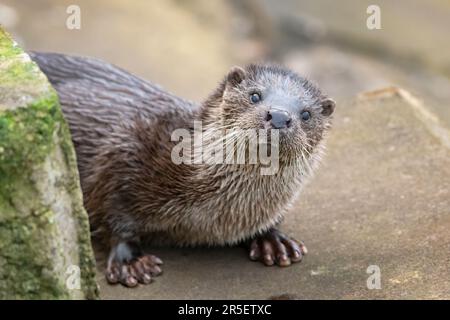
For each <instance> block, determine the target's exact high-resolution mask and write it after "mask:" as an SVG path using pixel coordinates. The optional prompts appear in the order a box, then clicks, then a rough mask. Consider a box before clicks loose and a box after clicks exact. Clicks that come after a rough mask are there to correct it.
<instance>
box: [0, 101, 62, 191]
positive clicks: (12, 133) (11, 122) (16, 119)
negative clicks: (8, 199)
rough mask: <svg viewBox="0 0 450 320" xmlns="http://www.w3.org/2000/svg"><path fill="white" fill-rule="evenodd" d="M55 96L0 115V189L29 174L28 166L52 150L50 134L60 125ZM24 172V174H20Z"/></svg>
mask: <svg viewBox="0 0 450 320" xmlns="http://www.w3.org/2000/svg"><path fill="white" fill-rule="evenodd" d="M58 108H59V106H58V103H57V97H56V95H55V94H51V95H49V96H48V97H44V98H42V99H41V100H39V101H37V102H35V103H33V104H31V105H30V106H28V107H27V108H19V109H14V110H12V111H6V112H0V137H1V139H0V185H1V186H2V188H4V187H5V186H6V187H7V186H8V185H9V182H10V179H11V177H16V176H17V175H18V174H24V175H27V174H29V172H27V171H28V169H30V168H31V166H29V164H31V163H33V162H35V161H38V162H40V161H42V160H43V159H44V158H45V156H46V155H47V154H48V153H49V150H50V148H52V140H53V133H54V131H55V126H56V124H57V123H59V122H60V121H62V117H61V115H60V114H59V110H58ZM24 170H25V171H24Z"/></svg>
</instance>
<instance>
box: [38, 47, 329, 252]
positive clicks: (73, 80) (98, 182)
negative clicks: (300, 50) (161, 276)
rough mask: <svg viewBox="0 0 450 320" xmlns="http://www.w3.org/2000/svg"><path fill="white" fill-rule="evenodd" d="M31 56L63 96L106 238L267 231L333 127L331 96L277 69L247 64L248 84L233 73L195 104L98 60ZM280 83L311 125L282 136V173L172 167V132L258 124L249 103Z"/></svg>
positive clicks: (91, 206)
mask: <svg viewBox="0 0 450 320" xmlns="http://www.w3.org/2000/svg"><path fill="white" fill-rule="evenodd" d="M32 57H33V59H34V60H35V61H37V63H38V64H39V66H40V67H41V69H43V71H44V72H45V73H46V74H47V76H48V78H49V79H50V81H51V82H52V84H53V85H54V86H55V88H56V90H57V91H58V94H59V97H60V101H61V105H62V108H63V112H64V115H65V117H66V119H67V120H68V122H69V125H70V130H71V133H72V138H73V142H74V144H75V148H76V153H77V157H78V166H79V172H80V178H81V184H82V189H83V194H84V202H85V207H86V209H87V211H88V213H89V216H90V223H91V227H92V230H93V234H94V235H97V236H99V237H100V238H102V239H105V240H107V241H110V239H112V238H114V237H118V238H120V239H136V238H148V237H152V235H158V237H159V238H161V237H162V238H164V239H165V240H169V242H171V243H175V244H178V245H199V244H206V245H226V244H235V243H237V242H239V241H242V240H245V239H249V238H252V237H254V236H255V235H257V234H261V233H264V232H265V231H267V230H269V229H271V228H273V227H274V226H275V225H276V224H278V223H279V222H280V221H281V220H282V218H283V216H284V214H285V212H286V211H287V209H288V208H289V206H290V204H291V203H292V202H293V200H294V199H295V197H296V195H297V194H298V192H299V190H300V188H301V187H302V185H303V183H304V179H305V178H306V177H307V176H308V175H310V174H311V173H312V171H313V169H314V167H315V166H316V164H317V162H318V158H319V156H320V153H321V150H322V149H323V143H322V141H323V136H324V134H325V132H326V131H327V129H328V127H329V124H330V121H329V117H328V116H323V115H322V114H321V110H322V109H321V103H322V101H324V99H326V97H325V96H324V95H323V94H322V93H321V92H320V91H319V89H318V88H317V87H316V86H314V85H313V84H311V83H310V82H309V81H307V80H306V79H304V78H302V77H299V76H297V75H296V74H294V73H292V72H290V71H289V70H286V69H284V68H280V67H277V66H265V65H250V66H248V67H246V68H245V79H244V80H243V81H240V80H242V79H239V77H240V76H242V74H239V72H238V73H236V72H234V71H232V72H230V74H229V75H228V76H227V77H225V79H224V80H223V81H222V82H221V83H220V84H219V86H218V87H217V89H216V91H215V92H213V93H212V94H211V96H210V97H209V98H208V99H206V100H205V102H204V103H203V104H201V105H198V104H195V103H192V102H189V101H186V100H183V99H181V98H178V97H176V96H174V95H171V94H169V93H167V92H165V91H163V90H162V89H160V88H159V87H157V86H155V85H152V84H150V83H148V82H146V81H144V80H142V79H139V78H137V77H135V76H133V75H131V74H129V73H127V72H125V71H123V70H121V69H119V68H117V67H114V66H111V65H109V64H106V63H104V62H102V61H99V60H95V59H89V58H78V57H71V56H65V55H58V54H41V53H38V54H33V55H32ZM280 81H285V82H286V83H283V85H287V86H292V90H293V91H292V92H293V94H295V95H298V96H299V98H302V99H303V100H302V101H303V102H305V105H307V106H308V108H310V109H311V112H313V121H315V122H314V123H310V124H308V125H304V124H302V123H301V122H300V121H296V122H295V123H294V126H302V128H301V129H302V130H296V131H295V132H299V133H298V134H296V135H295V134H294V135H292V136H291V137H282V141H281V142H282V143H281V147H282V148H281V150H280V152H281V156H280V170H279V172H278V173H277V174H276V175H273V176H264V175H261V174H260V172H259V169H260V168H259V166H258V165H226V164H223V165H207V164H200V165H198V164H196V165H190V164H181V165H176V164H174V163H173V162H172V161H171V159H170V155H171V151H172V148H173V146H174V145H175V144H176V143H177V142H172V141H171V138H170V136H171V133H172V132H173V131H174V130H175V129H177V128H190V130H192V126H193V120H195V119H196V120H202V121H203V123H204V125H205V126H206V127H209V128H211V127H213V128H214V127H215V126H216V127H218V128H220V127H222V126H224V125H228V126H231V127H235V128H242V129H246V128H255V127H259V126H260V123H261V119H260V118H261V112H260V111H257V110H256V109H254V108H253V109H252V108H251V106H250V105H249V102H248V95H249V93H250V90H254V89H261V88H262V89H264V88H265V87H268V86H269V87H270V86H271V85H272V84H271V83H274V84H276V83H277V82H278V83H279V82H280ZM298 128H300V127H298ZM283 139H285V141H283ZM304 142H307V144H308V145H309V146H305V145H304ZM302 147H303V148H305V149H306V150H307V151H305V152H304V153H303V156H301V155H302Z"/></svg>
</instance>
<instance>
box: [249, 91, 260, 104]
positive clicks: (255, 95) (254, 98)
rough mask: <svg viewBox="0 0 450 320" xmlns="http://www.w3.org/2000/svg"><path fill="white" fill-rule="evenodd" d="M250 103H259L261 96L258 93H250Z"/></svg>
mask: <svg viewBox="0 0 450 320" xmlns="http://www.w3.org/2000/svg"><path fill="white" fill-rule="evenodd" d="M250 101H251V102H252V103H258V102H260V101H261V95H260V94H259V93H256V92H255V93H252V95H251V96H250Z"/></svg>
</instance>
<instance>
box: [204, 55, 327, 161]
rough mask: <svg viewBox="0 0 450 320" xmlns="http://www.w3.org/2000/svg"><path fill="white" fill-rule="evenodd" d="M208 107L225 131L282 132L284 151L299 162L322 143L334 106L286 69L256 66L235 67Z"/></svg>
mask: <svg viewBox="0 0 450 320" xmlns="http://www.w3.org/2000/svg"><path fill="white" fill-rule="evenodd" d="M205 107H206V109H215V110H214V112H212V111H211V110H210V111H208V110H206V112H205V114H204V116H206V118H208V115H211V114H215V115H216V116H217V115H220V116H219V118H216V120H215V122H217V121H220V122H221V125H222V126H223V127H225V128H233V129H243V130H248V129H266V130H278V133H279V139H280V151H281V152H282V153H284V154H288V155H290V156H292V155H294V156H298V155H299V154H301V152H302V151H305V150H306V152H310V151H312V150H313V149H314V147H315V146H316V145H317V144H319V143H320V141H321V140H322V137H323V134H324V132H325V131H326V130H327V129H328V127H329V126H330V116H331V115H332V113H333V111H334V108H335V102H334V101H333V100H331V99H329V98H327V97H326V96H325V95H323V94H322V93H321V91H320V90H319V88H317V87H316V86H315V85H314V84H312V83H311V82H309V81H308V80H307V79H305V78H303V77H301V76H299V75H298V74H296V73H294V72H292V71H290V70H288V69H286V68H283V67H280V66H274V65H256V64H251V65H249V66H247V67H246V68H244V69H243V68H240V67H233V68H232V69H231V70H230V72H229V73H228V75H227V76H226V77H225V79H224V81H223V82H222V83H221V85H220V86H219V88H218V89H217V91H216V92H215V93H214V94H213V95H212V96H211V97H210V98H209V100H208V101H207V102H206V106H205ZM217 109H219V110H217ZM218 111H219V112H218ZM204 119H205V118H204ZM205 120H206V119H205Z"/></svg>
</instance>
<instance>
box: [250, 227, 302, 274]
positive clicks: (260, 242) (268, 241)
mask: <svg viewBox="0 0 450 320" xmlns="http://www.w3.org/2000/svg"><path fill="white" fill-rule="evenodd" d="M307 252H308V251H307V249H306V247H305V245H304V244H303V242H302V241H297V240H294V239H292V238H290V237H288V236H286V235H285V234H283V233H281V232H280V231H278V230H271V231H269V232H268V233H266V234H264V235H262V236H259V237H257V238H255V239H253V240H252V241H251V242H250V254H249V256H250V259H251V260H253V261H261V262H263V263H264V264H265V265H266V266H272V265H274V264H275V263H276V264H277V265H279V266H280V267H287V266H289V265H291V263H294V262H299V261H301V260H302V258H303V256H304V255H305V254H306V253H307Z"/></svg>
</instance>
